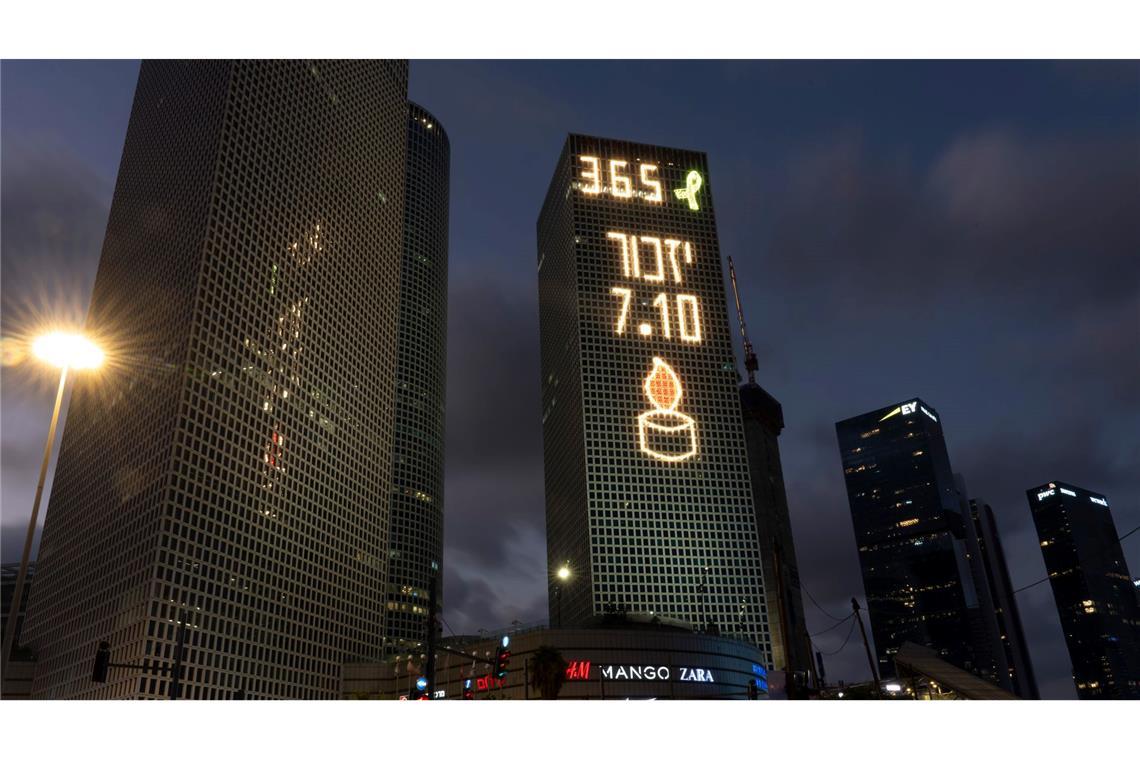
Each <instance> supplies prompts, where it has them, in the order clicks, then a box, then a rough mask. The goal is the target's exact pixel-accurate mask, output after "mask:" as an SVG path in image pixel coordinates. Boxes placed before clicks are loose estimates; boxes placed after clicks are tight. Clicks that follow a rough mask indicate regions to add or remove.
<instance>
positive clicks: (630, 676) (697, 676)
mask: <svg viewBox="0 0 1140 760" xmlns="http://www.w3.org/2000/svg"><path fill="white" fill-rule="evenodd" d="M677 670H678V671H679V676H678V678H677V680H678V681H698V682H700V683H715V682H716V681H715V679H714V678H713V672H712V671H711V670H705V669H704V668H685V667H678V668H677ZM600 672H601V674H602V678H604V679H606V680H608V681H668V680H670V679H671V678H672V675H673V673H672V671H671V670H670V668H669V666H667V665H606V666H604V667H602V668H601V669H600Z"/></svg>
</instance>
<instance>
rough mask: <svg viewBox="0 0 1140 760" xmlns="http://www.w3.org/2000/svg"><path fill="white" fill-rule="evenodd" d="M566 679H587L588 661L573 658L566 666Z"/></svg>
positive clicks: (588, 678)
mask: <svg viewBox="0 0 1140 760" xmlns="http://www.w3.org/2000/svg"><path fill="white" fill-rule="evenodd" d="M566 680H567V681H589V680H590V661H589V660H574V661H572V662H571V663H570V664H569V665H568V666H567V667H566Z"/></svg>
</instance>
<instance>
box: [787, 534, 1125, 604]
mask: <svg viewBox="0 0 1140 760" xmlns="http://www.w3.org/2000/svg"><path fill="white" fill-rule="evenodd" d="M1138 530H1140V525H1137V526H1136V527H1135V528H1133V529H1132V530H1130V531H1128V532H1127V533H1125V534H1124V535H1123V536H1121V537H1120V538H1118V539H1116V543H1118V544H1119V543H1121V542H1122V541H1124V539H1126V538H1128V537H1129V536H1131V535H1132V534H1133V533H1135V532H1136V531H1138ZM1047 580H1049V576H1045V577H1044V578H1042V579H1041V580H1039V581H1033V583H1030V584H1029V585H1027V586H1022V587H1021V588H1018V589H1014V590H1013V593H1015V594H1020V593H1021V592H1022V591H1025V590H1026V589H1031V588H1033V587H1034V586H1040V585H1041V584H1042V583H1044V582H1045V581H1047ZM804 591H807V589H804ZM809 596H810V594H809Z"/></svg>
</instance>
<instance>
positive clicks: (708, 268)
mask: <svg viewBox="0 0 1140 760" xmlns="http://www.w3.org/2000/svg"><path fill="white" fill-rule="evenodd" d="M714 211H715V207H714V202H713V196H712V192H711V185H710V180H709V175H708V165H707V160H706V157H705V155H704V154H703V153H696V152H692V151H685V150H677V149H672V148H664V147H659V146H652V145H641V144H635V143H629V142H621V141H617V140H607V139H601V138H595V137H586V136H583V135H570V136H569V137H568V139H567V141H566V144H565V146H564V148H563V151H562V155H561V157H560V158H559V160H558V164H557V166H556V168H555V172H554V177H553V179H552V180H551V183H550V189H549V191H548V193H547V196H546V201H545V203H544V205H543V208H542V213H541V215H540V217H539V220H538V277H539V312H540V319H541V345H542V405H543V411H542V420H543V444H544V446H543V452H544V470H545V480H546V518H547V521H546V525H547V552H548V562H549V570H550V586H551V619H552V620H558V619H560V622H561V623H562V624H564V625H579V624H584V623H586V622H588V621H589V620H590V619H591V618H593V617H594V616H597V615H601V614H604V613H605V612H606V611H607V610H611V609H619V610H626V611H628V612H631V613H643V614H646V615H653V616H657V617H661V618H672V619H679V620H682V621H687V622H690V623H692V624H694V625H695V626H696V627H698V628H702V629H705V630H715V631H719V632H721V633H723V634H727V635H734V636H738V637H740V638H742V639H744V640H747V641H749V642H751V643H753V644H754V645H756V646H758V647H760V648H761V649H763V650H764V651H765V652H766V654H767V657H768V660H769V662H770V660H771V655H770V652H771V646H770V642H769V640H768V610H767V606H766V601H765V586H764V579H763V572H762V569H761V564H760V544H759V540H758V535H757V525H756V513H755V510H754V508H753V503H752V491H751V484H750V482H749V474H748V460H747V455H746V449H745V441H744V431H743V427H742V420H741V414H740V400H739V397H738V392H737V387H736V372H735V361H734V358H733V352H732V342H731V333H730V330H729V325H728V314H727V308H726V299H725V292H724V280H723V275H722V268H721V260H720V251H719V249H718V244H717V233H716V220H715V214H714ZM562 567H568V568H569V569H570V571H571V573H572V575H571V578H570V580H568V581H567V582H566V583H565V584H564V592H563V593H562V595H561V597H559V596H558V591H557V590H556V589H557V586H556V584H558V583H559V580H558V579H557V571H558V570H559V569H560V568H562Z"/></svg>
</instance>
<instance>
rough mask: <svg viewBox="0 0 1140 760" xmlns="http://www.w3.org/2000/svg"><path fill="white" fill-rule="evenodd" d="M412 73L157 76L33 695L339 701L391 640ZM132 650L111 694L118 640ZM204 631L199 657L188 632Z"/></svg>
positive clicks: (51, 565)
mask: <svg viewBox="0 0 1140 760" xmlns="http://www.w3.org/2000/svg"><path fill="white" fill-rule="evenodd" d="M407 118H408V103H407V64H406V62H384V61H363V60H361V61H329V62H301V61H241V62H229V61H208V62H186V61H154V62H151V61H148V62H145V63H144V64H143V65H142V68H141V71H140V73H139V80H138V86H137V89H136V92H135V100H134V105H133V107H132V110H131V118H130V124H129V126H128V129H127V136H126V143H125V145H124V149H123V158H122V163H121V164H120V167H119V175H118V180H117V184H116V186H115V194H114V200H113V203H112V206H111V212H110V217H109V220H108V224H107V233H106V239H105V241H104V244H103V251H102V257H101V259H100V263H99V271H98V275H97V278H96V282H95V289H94V293H93V296H92V301H91V309H90V312H89V315H88V328H89V329H91V330H94V331H97V332H98V333H99V334H101V335H103V336H104V337H105V339H106V340H107V341H108V342H109V343H110V348H111V351H110V358H111V365H110V366H109V367H108V368H106V370H105V371H104V372H103V373H102V376H101V377H100V378H99V379H97V380H90V381H88V380H79V381H77V382H76V386H75V391H74V396H73V399H72V402H71V411H70V414H69V416H68V420H67V426H66V430H65V432H64V435H63V442H62V447H61V451H60V457H59V465H58V471H57V474H56V478H55V486H54V489H53V491H52V495H51V502H50V505H49V508H48V511H47V519H46V525H45V527H44V534H43V544H42V548H41V551H40V555H39V564H38V567H37V570H38V573H37V577H36V583H35V587H34V589H33V591H32V595H31V599H30V606H29V608H28V623H27V627H26V629H25V630H26V633H25V635H24V637H23V639H24V641H23V643H24V644H25V645H28V646H30V647H31V648H32V649H34V650H35V651H36V654H37V656H38V660H39V663H38V671H37V675H36V681H35V686H34V691H35V695H36V696H38V697H47V698H63V697H88V698H129V697H139V698H164V697H169V696H172V695H174V694H172V692H174V691H175V689H174V688H173V687H174V686H175V684H174V683H173V681H172V677H171V676H172V675H173V672H172V670H171V666H172V665H173V663H174V662H175V660H176V659H177V658H178V657H179V655H181V659H182V662H183V664H184V666H185V667H184V669H183V671H182V674H181V678H180V683H179V684H178V685H179V686H180V689H179V690H178V691H177V694H176V695H177V696H179V697H181V698H216V699H228V698H232V697H233V696H235V695H239V694H241V695H244V696H245V697H246V698H309V699H316V698H336V697H337V696H338V688H339V669H340V666H341V664H342V663H343V662H344V661H346V660H363V659H372V658H377V657H379V656H380V654H381V650H382V638H383V633H384V619H383V612H384V584H385V577H384V576H385V568H386V562H385V557H384V554H385V551H386V547H387V540H388V530H387V528H388V520H387V511H388V503H389V489H390V485H391V481H390V477H391V455H392V445H393V438H392V424H393V409H392V404H393V391H394V388H395V385H396V378H395V352H396V331H397V307H398V294H399V288H400V260H401V252H402V249H403V222H404V156H405V146H406V142H407V132H408V126H407ZM101 640H106V641H108V642H110V645H111V661H112V662H115V663H125V664H126V665H128V666H130V667H113V668H111V670H110V675H109V677H108V680H107V682H106V683H105V684H103V683H92V663H93V660H94V657H95V652H96V647H97V645H98V642H99V641H101ZM180 641H181V642H182V645H181V646H179V642H180Z"/></svg>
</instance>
